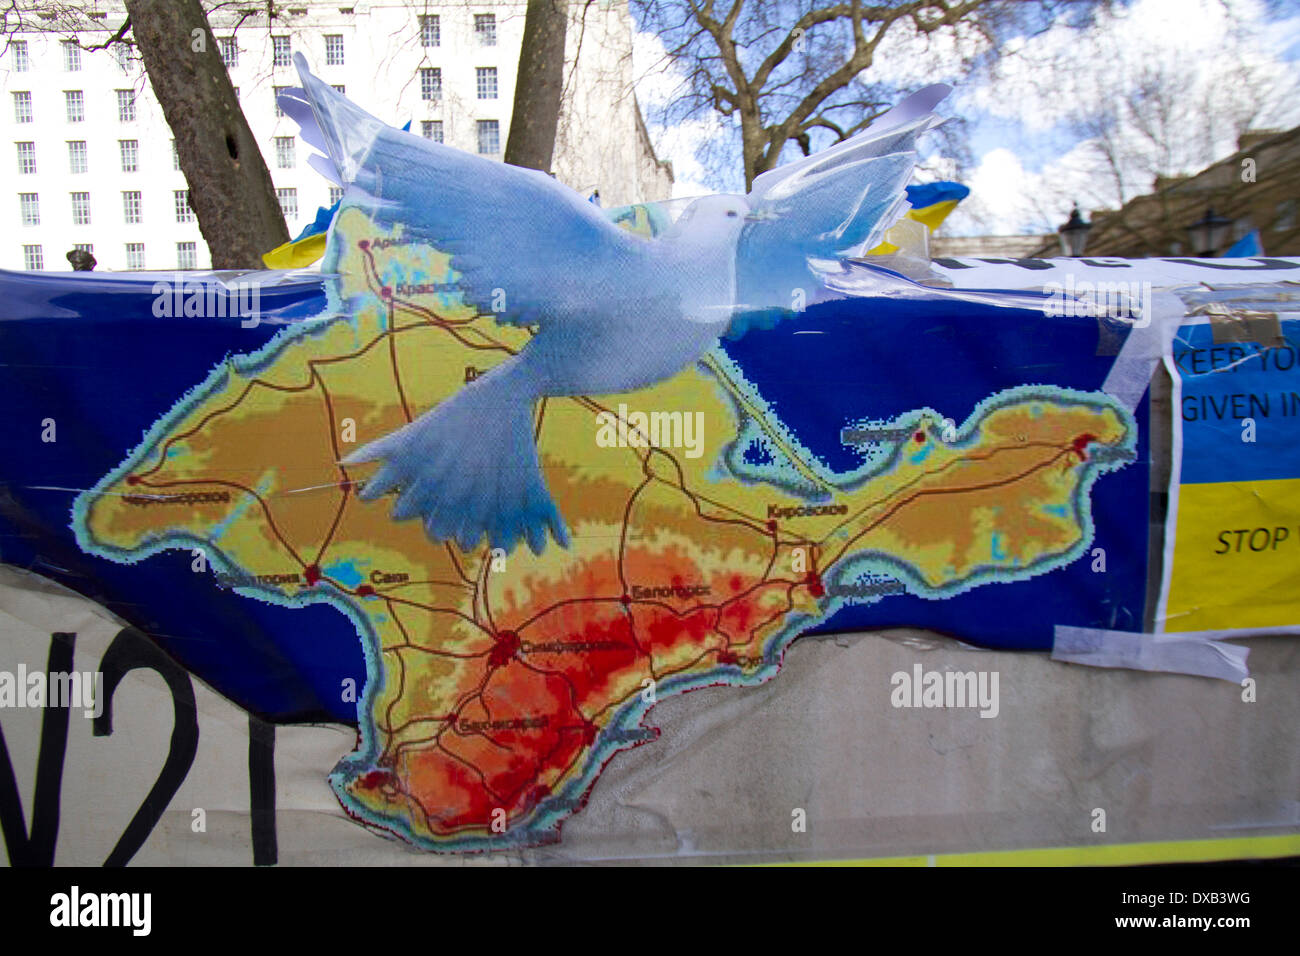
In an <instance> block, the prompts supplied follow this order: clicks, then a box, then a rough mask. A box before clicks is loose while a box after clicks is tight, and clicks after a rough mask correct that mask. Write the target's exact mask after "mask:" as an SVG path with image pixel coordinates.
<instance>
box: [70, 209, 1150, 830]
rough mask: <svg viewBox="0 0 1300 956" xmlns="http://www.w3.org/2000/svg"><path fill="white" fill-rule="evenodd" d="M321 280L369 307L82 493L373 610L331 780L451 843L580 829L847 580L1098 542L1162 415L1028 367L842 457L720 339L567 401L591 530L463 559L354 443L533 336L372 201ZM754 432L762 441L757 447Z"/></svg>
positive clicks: (579, 493) (255, 574)
mask: <svg viewBox="0 0 1300 956" xmlns="http://www.w3.org/2000/svg"><path fill="white" fill-rule="evenodd" d="M323 271H324V272H326V273H336V274H337V275H338V276H339V278H338V279H337V280H335V287H334V289H333V296H334V299H333V300H334V301H336V302H337V303H346V304H347V308H346V310H339V311H338V313H334V312H331V313H329V314H327V315H326V316H324V317H322V318H320V319H317V320H314V321H312V322H308V323H304V324H301V325H297V326H293V327H291V328H289V329H286V330H285V331H284V332H281V333H280V334H279V335H277V336H276V338H275V339H273V340H272V341H271V342H270V343H268V344H267V345H266V346H265V347H264V348H262V349H261V350H260V351H258V352H257V353H256V354H252V355H247V356H235V357H232V358H229V359H228V360H227V361H226V362H225V363H223V364H222V365H221V366H219V367H217V368H216V369H214V370H213V372H212V373H211V374H210V375H209V377H208V379H207V380H206V381H205V382H203V383H202V384H201V385H199V386H198V387H197V388H195V389H194V390H193V391H191V392H190V393H189V394H187V395H186V396H184V397H183V398H182V399H181V400H180V401H179V402H178V404H177V405H176V407H174V408H173V409H172V411H171V412H169V413H168V414H167V415H165V416H164V417H163V418H162V419H161V420H160V421H159V422H158V423H157V424H155V425H154V427H153V428H152V429H151V430H150V431H149V432H148V433H147V434H146V436H145V439H144V440H143V442H142V443H141V444H140V446H139V447H138V448H136V449H135V450H134V451H133V452H132V453H131V454H130V455H129V456H128V457H127V458H126V459H125V461H123V463H122V464H121V465H120V466H119V467H118V468H117V469H115V470H114V471H113V472H112V473H111V474H109V475H107V476H106V477H105V478H104V479H103V480H102V481H101V482H100V483H99V484H98V485H97V486H96V487H95V488H94V489H91V490H90V491H88V492H86V493H84V494H83V495H82V496H81V497H80V498H78V500H77V502H76V505H75V508H74V517H73V522H74V528H75V530H76V532H77V535H78V540H79V541H80V543H81V545H82V547H83V548H85V549H86V550H87V551H90V552H92V553H95V554H98V555H100V556H103V557H106V558H109V559H111V560H115V561H120V562H126V563H131V562H136V561H139V560H142V559H143V558H145V557H147V556H149V555H151V554H155V553H157V552H159V551H161V550H164V549H167V548H182V549H192V548H196V547H201V548H203V549H204V550H205V552H206V554H207V556H208V559H209V562H210V565H211V568H212V570H213V571H214V572H215V574H214V587H224V588H228V589H230V590H232V591H233V592H235V593H236V594H238V595H241V596H243V597H246V598H247V597H251V598H257V599H260V600H263V601H269V602H273V603H277V604H283V605H287V606H290V607H303V606H305V605H307V604H310V603H314V602H326V603H328V604H330V605H332V606H334V607H336V608H338V609H339V610H340V611H341V612H343V613H345V614H347V615H348V616H349V617H350V618H351V620H352V621H353V622H354V623H355V625H356V628H357V632H358V635H359V637H360V640H361V643H362V646H363V649H364V651H365V654H366V662H367V682H366V687H365V690H364V694H363V696H362V698H361V700H360V702H359V704H358V719H359V722H360V726H361V734H360V738H359V742H358V746H357V749H356V750H355V751H354V752H353V753H352V754H350V755H348V756H347V757H345V758H344V759H343V760H342V761H340V763H339V764H338V766H337V767H336V768H335V769H334V771H333V772H332V773H331V775H330V783H331V786H332V787H333V789H334V791H335V793H336V795H337V796H338V799H339V800H340V802H341V803H342V805H343V807H344V809H345V810H346V811H347V812H348V813H349V814H350V815H352V816H353V817H354V818H356V819H358V820H360V821H362V822H364V823H366V824H367V825H370V826H373V827H377V828H382V829H384V830H387V831H390V832H392V833H395V834H398V835H399V836H401V837H403V838H405V839H407V840H409V841H411V842H413V843H415V844H417V845H419V846H422V847H425V848H429V849H434V850H455V851H462V850H485V849H493V848H497V847H518V846H521V845H531V844H538V843H544V842H549V841H553V840H556V839H558V838H559V833H560V826H561V824H562V822H563V820H564V819H565V818H567V817H568V816H569V815H571V814H572V813H574V812H576V811H577V810H579V809H580V808H581V807H582V805H583V803H584V801H585V800H586V798H587V796H588V795H589V793H590V792H591V789H592V787H593V786H594V785H595V782H596V779H597V777H598V776H599V774H600V771H601V769H602V768H603V767H604V766H605V764H606V763H607V762H608V761H609V760H610V759H611V758H612V757H613V756H614V755H615V754H616V753H618V752H619V751H621V750H626V749H628V748H631V747H635V746H640V745H643V744H649V745H652V746H653V741H654V740H655V738H656V736H657V733H656V731H655V730H654V729H653V728H649V727H646V726H644V723H643V722H644V720H645V718H646V715H647V712H648V711H649V710H650V708H651V707H652V706H653V705H654V703H655V702H656V701H657V700H660V699H663V698H664V697H665V696H667V695H670V694H674V693H679V692H683V691H686V690H689V689H692V688H698V687H704V686H710V685H732V686H744V685H753V684H756V683H760V682H762V681H766V680H768V679H770V678H771V677H773V676H774V675H775V674H776V673H777V671H778V670H779V669H780V666H781V661H782V657H783V654H784V651H785V648H786V647H787V646H788V645H789V643H790V642H791V641H792V640H793V639H794V638H795V637H797V636H798V635H799V634H800V633H801V632H802V631H803V630H805V629H806V628H807V627H808V626H810V625H812V624H815V623H816V622H818V621H822V620H824V619H825V618H827V617H828V616H829V615H830V614H832V613H834V612H835V611H836V610H837V609H838V608H839V607H841V606H842V605H844V604H845V603H851V602H855V601H856V602H861V601H876V600H884V599H887V598H888V596H889V595H890V594H894V593H901V592H903V591H907V592H910V593H913V594H917V595H920V596H923V597H927V598H932V599H942V598H944V597H948V596H951V595H954V594H957V593H959V592H961V591H964V590H966V589H969V588H972V587H976V586H980V585H984V584H989V583H996V582H1007V581H1015V580H1020V579H1023V578H1026V577H1028V576H1032V575H1037V574H1042V573H1046V572H1049V571H1052V570H1054V569H1056V568H1058V567H1061V566H1063V565H1064V564H1066V563H1069V562H1070V561H1073V560H1075V559H1076V558H1078V557H1079V556H1080V555H1082V554H1083V553H1084V551H1085V550H1086V548H1087V546H1088V545H1089V543H1090V542H1091V539H1092V524H1091V518H1090V502H1089V489H1090V488H1091V485H1092V482H1093V481H1094V480H1095V479H1096V477H1098V476H1099V475H1100V474H1102V473H1104V472H1105V471H1108V470H1111V469H1113V468H1116V467H1120V466H1122V465H1123V464H1124V462H1125V461H1127V460H1128V459H1130V458H1131V457H1132V448H1133V443H1134V441H1135V438H1136V426H1135V425H1134V423H1133V421H1132V419H1131V417H1130V416H1129V415H1128V413H1127V412H1125V411H1124V410H1123V409H1122V408H1121V407H1119V406H1118V405H1116V404H1114V403H1112V402H1111V400H1110V399H1109V398H1108V397H1107V396H1105V395H1103V394H1100V393H1096V394H1093V393H1080V392H1072V391H1068V390H1065V389H1061V388H1057V387H1054V386H1024V387H1021V388H1016V389H1012V390H1010V391H1006V392H1001V393H998V394H995V395H990V396H988V397H987V398H986V399H985V400H984V401H983V402H981V403H980V405H979V406H978V407H977V408H976V409H975V411H974V412H973V413H972V414H971V415H970V416H969V418H968V419H967V421H966V422H965V423H964V424H962V425H960V426H957V425H955V424H954V423H952V422H945V419H944V418H943V416H942V415H941V414H939V413H938V412H935V411H933V410H931V409H920V410H900V414H899V415H898V416H897V417H896V418H894V419H893V420H892V421H890V422H884V423H876V426H878V427H879V434H880V435H882V436H887V437H885V438H883V439H882V440H880V441H877V442H876V443H875V445H874V448H875V453H874V454H873V455H872V456H871V457H869V458H868V460H867V461H866V462H865V463H864V465H863V466H862V467H861V468H859V469H858V470H856V471H854V472H853V473H850V474H834V473H832V472H830V471H829V469H827V468H826V467H825V466H824V465H823V464H822V463H821V462H819V461H818V460H817V459H816V458H814V457H813V456H812V455H810V454H809V453H808V452H807V451H806V450H805V449H804V448H803V447H802V446H801V445H800V444H799V442H798V441H797V439H796V438H795V436H794V435H793V434H792V433H791V432H790V431H789V429H787V428H786V426H785V425H784V424H783V423H782V422H781V421H780V420H779V418H778V417H777V416H776V415H775V414H774V413H773V411H772V410H771V409H769V408H768V406H767V405H766V404H765V403H764V402H763V400H762V398H761V396H759V394H758V393H757V391H756V390H755V389H754V388H753V387H752V386H751V385H750V384H749V383H747V382H746V380H745V378H744V375H743V373H742V371H741V369H740V368H738V367H737V366H736V365H734V364H733V363H731V362H730V361H729V360H728V359H727V357H726V355H725V354H724V353H723V352H722V351H721V350H720V349H714V350H713V351H712V352H711V353H709V355H708V356H706V359H705V360H704V361H702V362H701V363H699V364H698V365H696V366H694V367H692V368H689V369H687V370H685V371H683V372H681V373H679V374H678V375H676V376H675V377H673V378H672V379H670V380H668V381H665V382H662V383H660V384H658V385H655V386H653V387H651V388H647V389H644V390H642V391H639V392H635V393H631V394H625V395H618V396H591V397H578V398H565V399H549V400H547V401H545V402H543V403H541V404H540V405H539V406H538V408H537V411H536V434H537V439H538V448H539V450H540V454H541V456H542V463H543V468H544V470H545V473H546V478H547V482H548V484H549V486H550V489H551V492H552V494H553V495H554V497H555V499H556V502H557V504H558V506H559V509H560V513H561V514H562V515H563V516H564V517H565V520H566V522H567V523H568V526H569V529H570V533H571V535H572V545H571V547H570V548H568V549H564V548H560V547H559V546H557V545H555V544H554V542H551V543H550V544H549V545H548V547H547V548H546V550H545V552H544V553H543V554H542V555H541V556H536V555H534V554H532V553H531V552H530V551H529V550H528V549H527V548H523V547H521V548H518V549H516V550H514V551H513V552H511V553H510V554H508V555H507V554H504V553H503V552H495V553H494V552H493V551H492V550H491V549H490V548H489V547H487V546H486V545H484V546H483V547H482V548H481V549H480V550H478V551H476V552H474V553H467V552H462V551H461V550H459V549H458V548H457V547H456V546H455V545H450V544H433V543H431V542H430V541H429V540H428V538H426V536H425V534H424V530H423V528H422V527H421V525H420V524H419V522H418V521H410V522H402V523H398V522H394V521H392V520H391V519H390V518H389V510H390V507H391V499H389V498H385V499H384V500H380V501H375V502H372V503H363V502H361V501H360V500H359V499H358V498H357V494H356V492H357V489H358V488H359V487H360V486H361V485H362V484H363V483H364V481H365V480H366V476H367V475H368V474H370V473H371V470H372V469H373V468H375V467H376V466H375V465H365V466H358V467H346V468H345V467H343V466H341V465H339V464H338V462H339V460H340V459H341V458H342V457H344V456H345V455H346V454H347V453H348V452H349V451H350V450H352V449H355V448H358V447H360V443H364V442H367V441H370V440H372V439H374V438H377V437H379V436H381V435H383V434H385V433H387V432H389V431H391V430H392V429H394V428H396V427H398V426H400V425H402V424H404V423H405V422H408V421H410V420H411V419H412V418H414V417H415V416H417V415H419V414H421V413H422V412H424V411H425V410H427V409H428V408H430V407H431V406H432V405H434V404H435V403H437V402H439V401H441V400H442V399H444V398H446V397H447V396H448V395H451V394H453V393H454V392H455V391H456V390H457V389H458V388H460V387H462V386H463V385H464V383H465V382H466V381H467V380H470V379H472V378H474V377H475V376H476V375H478V374H481V373H482V372H483V371H485V370H487V369H489V368H491V367H492V366H493V365H495V364H496V363H498V362H500V361H502V360H503V359H505V358H507V357H509V356H510V355H511V354H513V353H514V352H515V351H517V350H518V349H520V348H521V347H522V346H523V345H524V344H525V343H526V342H527V340H528V337H529V335H530V332H529V331H528V330H527V329H519V328H514V327H507V326H499V325H497V324H495V323H494V322H493V321H492V320H491V317H490V316H484V315H478V314H475V312H473V311H472V310H470V309H468V308H467V307H466V306H464V305H463V303H461V301H460V300H459V298H458V297H457V295H456V293H455V291H454V285H453V283H454V280H455V276H454V274H453V273H452V272H451V271H450V268H449V266H448V259H447V257H446V256H444V255H443V254H441V253H439V252H438V251H437V250H436V249H433V248H431V247H429V246H427V245H422V244H415V243H408V242H405V241H403V239H402V234H401V226H400V225H398V226H396V227H394V228H392V229H385V228H380V227H379V226H377V225H376V224H375V223H373V222H371V221H370V220H369V219H368V218H367V217H366V215H365V214H364V212H363V211H362V210H361V209H359V208H350V207H348V206H346V205H345V206H344V208H343V210H342V211H341V213H340V214H339V216H338V218H337V220H336V222H335V227H334V231H333V232H332V234H331V238H330V248H329V251H328V253H327V256H326V260H325V265H324V269H323ZM574 347H575V348H581V347H582V343H581V342H575V343H574ZM629 410H633V411H635V410H640V411H646V412H650V411H662V412H681V413H683V414H684V415H685V414H694V413H702V419H697V421H701V422H702V423H703V428H702V447H696V448H693V449H690V452H691V453H690V454H687V453H686V452H687V451H688V450H687V449H683V448H675V447H668V443H666V442H664V441H663V440H662V438H663V436H662V435H661V436H660V437H661V442H660V446H658V447H656V446H652V445H649V444H648V442H647V441H645V440H643V439H645V438H647V437H648V436H644V435H642V434H640V431H639V429H640V428H641V425H640V424H639V422H638V421H637V420H636V417H635V415H634V413H633V411H629ZM602 412H609V413H611V414H616V415H619V416H622V415H624V414H626V415H627V420H626V423H625V424H626V428H625V437H626V439H627V440H626V441H623V442H620V443H617V444H613V443H610V442H604V443H601V442H598V441H597V433H598V427H599V426H598V418H597V416H598V415H600V413H602ZM602 418H604V420H606V421H608V418H607V417H605V416H602ZM755 444H756V445H757V446H761V447H762V448H763V449H764V450H765V451H766V453H767V454H766V463H765V464H762V465H750V464H748V463H747V461H746V458H747V456H746V455H745V454H744V451H745V449H746V448H748V447H750V446H751V445H755ZM232 599H233V598H232Z"/></svg>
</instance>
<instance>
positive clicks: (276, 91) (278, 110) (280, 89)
mask: <svg viewBox="0 0 1300 956" xmlns="http://www.w3.org/2000/svg"><path fill="white" fill-rule="evenodd" d="M288 89H289V87H287V86H273V87H271V92H272V93H274V94H275V115H276V116H283V115H284V110H282V109H281V108H280V94H281V93H284V92H285V91H287V90H288Z"/></svg>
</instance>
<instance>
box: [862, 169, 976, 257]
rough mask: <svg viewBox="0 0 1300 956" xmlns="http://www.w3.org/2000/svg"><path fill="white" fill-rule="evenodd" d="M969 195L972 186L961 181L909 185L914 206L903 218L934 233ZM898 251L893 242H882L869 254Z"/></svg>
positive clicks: (910, 199)
mask: <svg viewBox="0 0 1300 956" xmlns="http://www.w3.org/2000/svg"><path fill="white" fill-rule="evenodd" d="M969 195H970V187H969V186H963V185H962V184H961V183H952V182H937V183H921V184H919V185H915V186H908V187H907V201H908V202H909V203H911V204H912V208H911V209H909V210H908V211H907V215H905V216H904V217H903V218H904V219H912V220H915V221H916V222H919V223H921V224H922V225H924V226H925V227H926V228H927V229H929V230H930V234H931V235H934V231H935V230H936V229H938V228H939V224H940V223H941V222H943V221H944V219H946V218H948V213H950V212H952V211H953V210H954V209H956V208H957V204H958V203H959V202H961V201H962V200H963V199H965V198H966V197H967V196H969ZM897 251H898V246H896V245H894V244H893V243H892V242H882V243H881V244H880V245H878V246H876V247H875V248H874V249H872V250H870V252H868V253H867V254H868V255H872V256H887V255H889V254H890V253H891V252H897Z"/></svg>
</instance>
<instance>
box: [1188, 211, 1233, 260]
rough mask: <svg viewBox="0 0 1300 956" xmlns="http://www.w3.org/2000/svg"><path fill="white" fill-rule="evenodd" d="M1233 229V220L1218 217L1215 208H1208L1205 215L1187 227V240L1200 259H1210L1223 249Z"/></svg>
mask: <svg viewBox="0 0 1300 956" xmlns="http://www.w3.org/2000/svg"><path fill="white" fill-rule="evenodd" d="M1231 228H1232V220H1231V219H1225V218H1224V217H1223V216H1217V215H1215V213H1214V208H1213V207H1207V208H1206V210H1205V215H1204V216H1202V217H1201V218H1200V219H1198V220H1196V222H1194V223H1192V224H1191V225H1190V226H1188V227H1187V238H1188V239H1190V240H1191V242H1192V248H1193V249H1195V250H1196V255H1197V256H1198V257H1200V258H1202V259H1210V258H1213V257H1214V255H1215V253H1216V250H1218V249H1221V248H1222V247H1223V244H1224V242H1225V241H1226V240H1227V238H1228V230H1230V229H1231Z"/></svg>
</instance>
